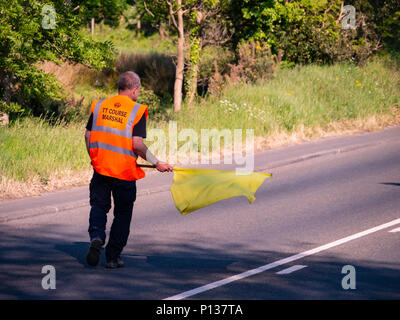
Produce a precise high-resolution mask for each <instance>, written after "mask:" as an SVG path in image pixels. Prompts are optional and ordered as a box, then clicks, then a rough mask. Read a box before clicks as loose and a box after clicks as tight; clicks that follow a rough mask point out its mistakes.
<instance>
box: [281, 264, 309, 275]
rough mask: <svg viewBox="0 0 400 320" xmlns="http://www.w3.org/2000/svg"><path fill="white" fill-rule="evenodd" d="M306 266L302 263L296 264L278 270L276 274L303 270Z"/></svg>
mask: <svg viewBox="0 0 400 320" xmlns="http://www.w3.org/2000/svg"><path fill="white" fill-rule="evenodd" d="M305 267H307V266H303V265H301V264H296V265H295V266H291V267H289V268H286V269H283V270H281V271H279V272H277V273H276V274H289V273H292V272H295V271H297V270H301V269H303V268H305Z"/></svg>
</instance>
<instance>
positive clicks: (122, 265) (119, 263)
mask: <svg viewBox="0 0 400 320" xmlns="http://www.w3.org/2000/svg"><path fill="white" fill-rule="evenodd" d="M117 265H118V268H123V267H124V262H123V261H122V259H121V257H118V258H117Z"/></svg>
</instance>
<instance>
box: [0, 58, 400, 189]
mask: <svg viewBox="0 0 400 320" xmlns="http://www.w3.org/2000/svg"><path fill="white" fill-rule="evenodd" d="M88 90H89V89H88ZM150 108H151V106H150ZM399 109H400V72H399V70H398V69H395V68H394V67H392V66H390V64H389V63H388V62H387V61H384V60H382V59H379V60H375V61H373V62H371V63H369V64H368V65H365V66H362V67H356V66H353V65H350V64H336V65H332V66H317V65H310V66H304V67H296V68H294V69H285V70H281V71H280V72H279V73H278V74H277V75H276V76H275V78H274V79H273V80H270V81H268V82H264V83H259V84H256V85H248V84H242V85H236V86H230V87H226V88H225V89H224V91H223V94H222V95H221V96H220V97H214V96H209V97H206V98H204V99H200V100H199V101H198V102H197V103H196V105H194V106H193V107H192V108H191V109H188V108H186V107H185V108H184V109H183V110H182V111H181V112H179V113H177V114H174V113H172V112H170V113H169V115H168V117H167V118H166V120H160V121H155V120H151V119H150V120H149V122H148V128H149V129H151V128H160V129H164V130H165V131H166V132H167V131H168V120H176V121H177V122H178V130H180V129H183V128H191V129H194V130H195V131H196V132H197V133H200V130H201V129H212V128H218V129H225V128H226V129H236V128H238V129H239V128H241V129H254V130H255V135H256V136H263V137H269V136H271V135H273V134H275V133H276V132H288V133H290V132H294V131H296V130H297V129H298V128H299V127H302V126H303V127H307V128H317V127H318V128H321V127H322V128H324V127H327V126H329V124H330V123H332V122H339V123H340V122H341V121H347V120H352V119H364V118H367V117H369V116H373V115H376V116H379V115H389V116H390V115H392V114H393V110H399ZM85 122H86V121H83V122H80V123H71V124H65V123H59V124H57V125H49V124H48V123H47V122H46V121H44V120H40V119H24V120H21V121H17V122H15V123H13V124H11V126H10V127H8V128H6V127H0V154H1V156H0V175H1V176H3V177H6V178H7V179H12V180H18V181H29V179H30V178H32V177H34V176H36V177H40V179H41V180H42V182H43V183H46V180H47V179H49V177H50V175H51V173H53V172H55V171H62V170H72V171H77V172H79V170H82V169H89V168H90V164H89V158H88V155H87V152H86V149H85V145H84V138H83V134H84V130H85V129H84V127H85Z"/></svg>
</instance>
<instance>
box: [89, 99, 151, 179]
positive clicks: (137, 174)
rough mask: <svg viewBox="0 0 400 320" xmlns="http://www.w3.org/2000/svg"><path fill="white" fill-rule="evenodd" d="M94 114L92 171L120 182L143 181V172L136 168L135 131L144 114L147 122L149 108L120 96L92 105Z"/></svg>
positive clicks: (90, 151)
mask: <svg viewBox="0 0 400 320" xmlns="http://www.w3.org/2000/svg"><path fill="white" fill-rule="evenodd" d="M92 113H93V125H92V130H91V133H90V144H89V153H90V159H91V160H92V165H93V168H94V169H95V170H96V171H97V172H98V173H99V174H102V175H105V176H109V177H114V178H118V179H121V180H127V181H133V180H138V179H141V178H144V176H145V173H144V171H143V170H142V169H141V168H138V167H137V166H136V160H137V157H138V155H137V154H136V153H135V152H133V140H132V130H133V127H134V126H135V125H136V124H137V123H138V122H139V120H140V119H141V118H142V116H143V114H145V116H146V119H147V116H148V113H147V105H144V104H140V103H136V102H134V101H132V100H131V99H129V98H128V97H127V96H124V95H117V96H114V97H111V98H108V99H103V100H99V101H98V102H97V103H96V102H94V103H92Z"/></svg>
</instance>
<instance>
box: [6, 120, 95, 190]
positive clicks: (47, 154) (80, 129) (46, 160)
mask: <svg viewBox="0 0 400 320" xmlns="http://www.w3.org/2000/svg"><path fill="white" fill-rule="evenodd" d="M83 136H84V124H82V123H80V124H77V123H74V124H68V125H66V124H65V123H58V124H56V125H49V124H48V122H46V121H44V120H43V119H30V118H26V119H24V120H20V121H16V122H15V123H14V124H13V125H12V126H10V127H9V128H5V127H0V150H1V151H0V154H1V157H0V175H1V176H6V177H7V178H11V179H13V180H19V181H25V180H28V179H29V178H31V177H34V176H39V177H40V179H41V180H42V182H43V183H46V182H47V180H48V179H49V176H50V175H51V173H53V172H55V171H57V170H64V169H71V170H81V169H84V168H88V167H89V162H90V160H89V157H88V154H87V151H86V147H85V144H84V137H83Z"/></svg>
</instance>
